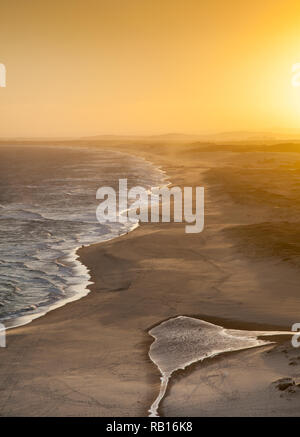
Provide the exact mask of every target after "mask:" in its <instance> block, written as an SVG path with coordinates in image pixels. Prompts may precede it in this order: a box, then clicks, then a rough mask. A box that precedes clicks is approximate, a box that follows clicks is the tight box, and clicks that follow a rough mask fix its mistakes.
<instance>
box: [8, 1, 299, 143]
mask: <svg viewBox="0 0 300 437" xmlns="http://www.w3.org/2000/svg"><path fill="white" fill-rule="evenodd" d="M297 62H300V2H299V0H297V1H289V0H272V1H267V0H263V1H262V0H251V1H246V0H240V1H233V0H226V1H224V0H209V1H201V0H97V1H92V0H84V1H81V0H79V1H76V0H69V1H66V0H59V1H56V0H51V1H50V0H49V1H48V0H43V1H40V0H36V1H35V0H26V1H24V0H9V1H7V2H1V7H0V63H3V64H5V65H6V68H7V87H6V88H0V136H78V135H96V134H102V133H104V134H105V133H112V134H122V133H124V134H152V133H153V134H155V133H165V132H182V133H201V132H207V131H224V130H244V129H245V130H262V129H271V128H277V127H300V88H293V87H292V86H291V77H292V73H291V68H292V65H293V64H295V63H297Z"/></svg>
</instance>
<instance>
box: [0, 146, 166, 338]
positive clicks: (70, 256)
mask: <svg viewBox="0 0 300 437" xmlns="http://www.w3.org/2000/svg"><path fill="white" fill-rule="evenodd" d="M47 147H53V148H54V147H55V146H47ZM73 148H74V149H76V146H73ZM80 148H82V149H89V146H85V147H84V146H80ZM109 150H110V149H109ZM111 151H113V152H114V153H116V154H118V153H119V154H120V155H121V156H122V155H123V156H124V155H127V156H129V157H131V158H135V159H136V158H137V159H139V160H141V161H144V162H145V163H147V164H149V165H150V166H151V167H152V168H153V172H159V173H161V174H162V182H161V185H157V186H153V187H151V189H150V190H153V189H155V188H157V187H164V186H168V185H169V184H170V183H171V182H170V181H168V180H167V178H168V176H167V174H166V172H165V171H163V170H162V169H161V167H160V166H158V165H155V164H153V162H151V161H150V160H147V159H146V158H144V157H142V156H137V155H134V154H130V153H127V152H121V151H118V150H113V148H112V149H111ZM129 209H130V206H128V209H127V210H124V211H120V212H119V214H120V215H121V214H122V213H124V212H125V211H129ZM126 225H127V226H128V228H127V227H125V228H124V230H123V233H120V234H118V235H112V236H110V237H109V238H106V237H107V235H110V234H104V235H103V237H104V238H103V239H102V240H101V239H100V240H98V241H94V242H92V243H90V244H88V245H86V246H85V245H81V246H77V247H74V248H72V249H69V251H68V252H67V253H65V254H64V255H62V256H61V257H60V258H57V259H53V260H52V261H51V262H55V263H57V264H61V265H62V266H66V265H68V266H69V267H71V269H72V271H73V272H74V271H80V272H81V274H80V275H79V276H80V277H81V276H86V279H85V281H83V280H82V281H80V282H78V283H76V284H73V285H72V287H73V288H76V289H77V290H79V291H75V292H74V293H73V295H72V296H69V297H65V298H60V299H58V300H57V301H55V302H53V303H52V304H49V305H45V306H41V307H37V308H36V309H37V311H36V312H34V313H29V314H24V315H21V316H16V317H11V318H8V319H3V320H1V323H2V324H4V326H5V329H6V330H8V329H14V328H18V327H21V326H24V325H27V324H29V323H31V322H32V321H33V320H36V319H38V318H40V317H44V316H45V315H46V314H47V313H49V312H50V311H54V310H56V309H57V308H61V307H63V306H65V305H67V304H69V303H70V302H75V301H77V300H80V299H82V298H84V297H85V296H87V295H88V294H89V293H90V288H89V285H91V284H93V281H91V274H90V270H89V268H88V266H86V265H85V264H84V263H82V262H81V261H80V256H79V254H78V251H79V250H80V249H82V248H83V247H89V246H91V245H94V244H101V243H103V242H106V241H111V240H114V239H118V238H119V237H121V236H123V235H126V234H128V233H129V232H133V231H134V230H135V229H137V228H138V227H139V226H140V224H139V223H130V222H128V223H127V224H126ZM82 273H83V274H82ZM69 287H70V285H69Z"/></svg>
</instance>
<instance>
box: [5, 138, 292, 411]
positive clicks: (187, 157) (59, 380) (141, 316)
mask: <svg viewBox="0 0 300 437" xmlns="http://www.w3.org/2000/svg"><path fill="white" fill-rule="evenodd" d="M90 146H91V147H96V148H102V149H103V151H105V150H107V149H112V150H117V151H122V152H126V153H129V154H132V155H135V156H138V157H142V158H145V159H147V160H149V161H151V162H153V163H154V165H157V166H160V167H161V169H162V170H163V171H164V172H165V173H166V175H167V178H168V180H169V181H170V182H171V183H172V185H174V186H179V187H184V186H193V187H195V186H204V188H205V228H204V231H203V232H202V233H199V234H186V233H185V232H184V227H185V224H184V223H172V222H171V223H142V224H141V225H140V226H139V227H138V228H137V229H135V230H134V231H132V232H129V233H128V234H126V235H122V236H120V237H118V238H115V239H113V240H110V241H106V242H102V243H99V244H93V245H90V246H86V247H83V248H81V249H79V250H78V252H77V253H78V255H79V259H80V261H81V262H82V263H83V264H84V265H85V266H86V267H87V269H88V270H89V274H90V276H91V281H92V282H93V284H91V285H89V289H90V291H91V292H90V293H89V294H88V295H87V296H85V297H84V298H82V299H80V300H78V301H75V302H71V303H69V304H67V305H65V306H64V307H61V308H58V309H56V310H54V311H51V312H49V313H47V314H46V315H45V316H44V317H41V318H39V319H36V320H34V321H32V322H31V323H30V324H28V325H25V326H21V327H18V328H14V329H10V330H8V331H7V347H6V348H0V357H1V359H0V415H1V416H104V417H111V416H116V417H117V416H146V415H148V410H149V408H150V406H151V404H152V402H153V401H154V399H155V398H156V396H157V395H158V392H159V389H160V372H159V370H158V368H157V367H156V366H155V364H154V363H153V362H152V361H151V359H150V357H149V349H150V346H151V344H152V342H153V338H152V337H151V335H149V331H150V330H151V329H152V328H153V327H154V326H157V325H159V324H160V323H162V322H163V321H165V320H168V319H170V318H173V317H177V316H188V317H193V318H197V319H201V320H205V321H208V322H211V323H215V324H218V325H220V326H223V327H225V328H228V329H240V330H263V331H268V330H269V331H282V330H283V331H290V329H291V326H292V324H293V323H296V322H300V295H299V278H300V270H299V265H298V244H299V241H300V239H299V237H298V235H299V233H298V231H297V223H298V217H299V215H298V213H299V209H298V208H299V205H298V203H297V202H295V201H294V198H293V197H292V194H293V193H296V188H297V183H298V179H295V180H294V179H293V178H294V175H298V167H299V164H298V154H297V153H284V152H278V153H275V152H272V151H270V152H263V153H262V152H260V151H257V150H255V148H253V151H252V152H249V153H245V152H242V151H239V150H238V151H236V150H230V149H229V150H222V149H221V150H219V149H218V148H217V149H216V150H212V151H209V150H208V147H207V145H205V144H204V145H203V144H197V143H196V144H192V145H186V144H180V143H179V144H178V143H172V144H168V143H167V142H164V143H157V144H156V143H154V144H153V143H151V144H143V143H135V142H133V141H128V142H125V144H122V143H118V142H116V143H113V144H112V143H106V142H103V143H101V142H99V143H97V142H94V143H91V144H90ZM229 170H230V174H231V176H230V177H228V171H229ZM291 175H292V176H291ZM297 177H298V176H297ZM275 181H276V184H277V185H276V184H275ZM268 190H269V191H270V192H268ZM287 223H288V225H286V224H287ZM270 230H271V231H273V233H271V231H270ZM295 230H296V231H297V232H295ZM267 235H268V236H269V238H266V236H267ZM291 236H292V237H291ZM289 238H290V239H291V241H290V240H289ZM283 242H285V245H284V244H283ZM299 357H300V349H296V348H293V347H292V346H291V342H290V336H286V337H285V336H284V337H282V338H276V343H274V345H267V346H262V347H258V348H253V349H249V350H244V351H239V352H232V353H226V354H224V355H220V356H218V357H215V358H212V359H208V360H204V361H203V362H202V363H194V364H192V365H191V366H189V367H187V368H186V369H185V370H182V371H178V372H177V373H175V374H174V375H173V376H172V378H171V381H170V385H169V387H168V390H167V393H166V397H165V398H164V400H163V401H162V404H161V406H160V409H159V413H160V415H162V416H181V415H182V416H214V415H215V416H218V415H225V416H234V415H254V416H264V415H270V416H277V415H283V416H289V415H290V416H295V415H297V416H298V415H300V390H299V387H298V386H297V384H299V383H300V359H299ZM291 363H293V364H291ZM282 378H292V380H293V381H294V384H293V383H291V385H288V386H287V387H286V389H283V390H281V389H278V387H277V385H276V381H278V380H280V379H282ZM237 405H238V408H237Z"/></svg>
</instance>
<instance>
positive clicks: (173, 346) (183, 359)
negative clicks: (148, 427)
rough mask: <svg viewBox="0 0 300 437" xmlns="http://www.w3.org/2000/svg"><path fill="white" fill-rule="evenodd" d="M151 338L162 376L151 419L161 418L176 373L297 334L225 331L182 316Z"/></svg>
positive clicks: (152, 356) (152, 353)
mask: <svg viewBox="0 0 300 437" xmlns="http://www.w3.org/2000/svg"><path fill="white" fill-rule="evenodd" d="M149 334H150V335H151V336H152V337H153V338H154V339H155V340H154V342H153V343H152V344H151V346H150V350H149V357H150V359H151V360H152V361H153V363H154V364H156V366H157V367H158V369H159V371H160V373H161V375H162V376H161V378H160V379H161V386H160V391H159V394H158V396H157V397H156V399H155V401H154V402H153V404H152V405H151V407H150V409H149V413H150V414H149V416H150V417H157V416H158V408H159V405H160V403H161V401H162V399H163V398H164V396H165V394H166V390H167V387H168V382H169V379H170V377H171V375H172V373H173V372H175V371H176V370H179V369H185V368H186V367H187V366H189V365H190V364H192V363H195V362H197V361H203V360H204V359H206V358H212V357H214V356H216V355H220V354H222V353H224V352H233V351H238V350H243V349H250V348H253V347H258V346H264V345H267V344H272V343H274V342H273V341H268V340H259V339H258V337H260V336H273V335H294V334H295V332H291V331H245V330H236V329H225V328H223V327H222V326H218V325H214V324H212V323H209V322H206V321H204V320H200V319H195V318H192V317H186V316H179V317H175V318H173V319H169V320H166V321H164V322H162V323H161V324H160V325H158V326H155V327H154V328H152V329H151V330H150V331H149Z"/></svg>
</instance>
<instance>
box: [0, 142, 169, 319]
mask: <svg viewBox="0 0 300 437" xmlns="http://www.w3.org/2000/svg"><path fill="white" fill-rule="evenodd" d="M120 178H127V179H128V187H129V188H130V187H132V186H136V185H139V186H143V187H145V188H147V189H151V188H152V187H155V186H159V185H161V184H162V183H163V181H164V174H163V172H162V171H161V170H160V169H158V168H156V167H155V166H153V165H152V164H151V163H150V162H148V161H146V160H144V159H142V158H137V157H134V156H131V155H128V154H125V153H120V152H116V151H105V152H104V151H103V150H101V151H100V150H97V148H91V147H68V146H66V147H58V146H2V147H1V148H0V322H1V323H3V324H4V325H5V326H6V327H11V326H17V325H21V324H24V323H28V322H30V321H31V320H33V319H34V318H36V317H39V316H41V315H43V314H45V313H46V312H48V311H49V310H51V309H54V308H56V307H58V306H62V305H64V304H66V303H67V302H70V301H73V300H76V299H79V298H81V297H83V296H84V295H86V294H87V293H88V288H87V286H88V285H89V283H90V276H89V272H88V270H87V269H86V267H85V266H83V265H82V264H81V263H80V262H79V261H78V259H77V255H76V250H77V248H78V247H81V246H82V245H89V244H93V243H97V242H101V241H105V240H109V239H112V238H116V237H118V236H120V235H122V234H124V233H126V232H128V231H130V230H132V228H133V227H134V225H133V224H120V223H106V224H100V223H99V222H98V221H97V219H96V208H97V206H98V204H99V200H97V199H96V191H97V189H98V188H99V187H101V186H111V187H113V188H115V189H116V191H117V188H118V181H119V179H120Z"/></svg>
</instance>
